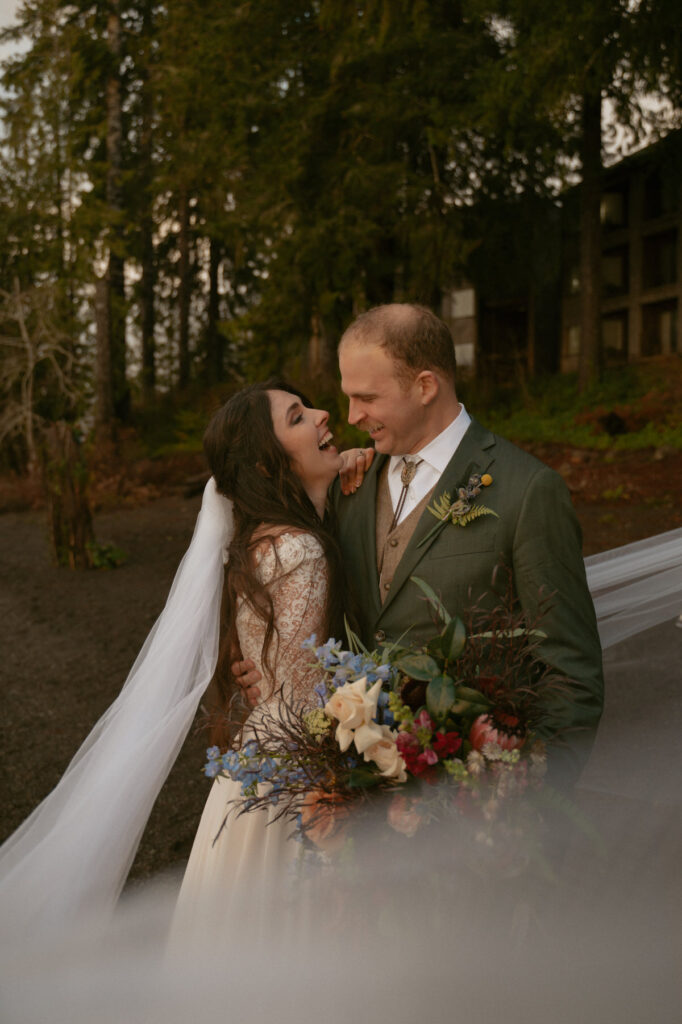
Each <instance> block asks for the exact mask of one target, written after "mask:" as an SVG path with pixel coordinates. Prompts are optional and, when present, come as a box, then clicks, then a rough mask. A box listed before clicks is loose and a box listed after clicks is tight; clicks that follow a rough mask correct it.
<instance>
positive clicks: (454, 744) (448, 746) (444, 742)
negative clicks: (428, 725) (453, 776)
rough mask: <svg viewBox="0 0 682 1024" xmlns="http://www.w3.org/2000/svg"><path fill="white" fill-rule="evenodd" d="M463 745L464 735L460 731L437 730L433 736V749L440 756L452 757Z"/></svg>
mask: <svg viewBox="0 0 682 1024" xmlns="http://www.w3.org/2000/svg"><path fill="white" fill-rule="evenodd" d="M461 746H462V737H461V736H460V735H459V733H458V732H437V733H436V734H435V736H434V737H433V749H434V750H435V751H436V753H437V754H438V757H440V758H444V757H450V756H451V755H452V754H456V753H457V751H458V750H459V748H460V747H461Z"/></svg>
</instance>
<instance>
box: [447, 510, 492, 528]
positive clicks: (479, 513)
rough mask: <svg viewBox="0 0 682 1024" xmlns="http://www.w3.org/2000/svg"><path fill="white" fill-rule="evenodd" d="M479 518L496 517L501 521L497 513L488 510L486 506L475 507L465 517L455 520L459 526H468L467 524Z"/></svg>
mask: <svg viewBox="0 0 682 1024" xmlns="http://www.w3.org/2000/svg"><path fill="white" fill-rule="evenodd" d="M479 516H495V518H496V519H499V518H500V517H499V516H498V514H497V512H493V510H492V509H491V508H487V507H486V506H485V505H474V507H473V508H472V509H471V511H469V512H465V513H464V515H463V516H460V517H459V518H458V519H456V520H455V522H456V523H457V525H458V526H466V525H467V523H471V522H472V521H473V520H474V519H478V518H479Z"/></svg>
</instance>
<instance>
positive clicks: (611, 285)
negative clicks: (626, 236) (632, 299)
mask: <svg viewBox="0 0 682 1024" xmlns="http://www.w3.org/2000/svg"><path fill="white" fill-rule="evenodd" d="M601 274H602V287H603V289H604V295H606V296H608V295H624V294H626V293H627V291H628V247H627V245H621V246H618V248H617V249H608V250H607V251H606V252H605V253H604V255H603V256H602V261H601Z"/></svg>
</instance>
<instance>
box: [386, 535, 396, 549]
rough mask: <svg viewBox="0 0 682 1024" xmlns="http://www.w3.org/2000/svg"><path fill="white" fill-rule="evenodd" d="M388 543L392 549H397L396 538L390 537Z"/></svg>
mask: <svg viewBox="0 0 682 1024" xmlns="http://www.w3.org/2000/svg"><path fill="white" fill-rule="evenodd" d="M388 543H389V544H390V545H391V547H392V548H397V547H398V538H397V537H392V538H391V540H389V542H388Z"/></svg>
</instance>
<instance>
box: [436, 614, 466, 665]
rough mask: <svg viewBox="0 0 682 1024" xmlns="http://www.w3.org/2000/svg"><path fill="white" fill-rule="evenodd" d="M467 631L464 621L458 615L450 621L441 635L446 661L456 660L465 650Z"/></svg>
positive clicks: (441, 644)
mask: <svg viewBox="0 0 682 1024" xmlns="http://www.w3.org/2000/svg"><path fill="white" fill-rule="evenodd" d="M466 641H467V632H466V629H465V627H464V623H463V622H462V620H461V619H458V618H457V617H456V616H455V617H454V618H452V619H450V621H449V622H448V624H447V626H446V627H445V629H444V630H443V633H442V635H441V637H440V646H441V651H442V652H443V657H444V658H445V660H446V661H455V660H456V659H457V658H459V656H460V654H461V653H462V651H463V650H464V645H465V644H466Z"/></svg>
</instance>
